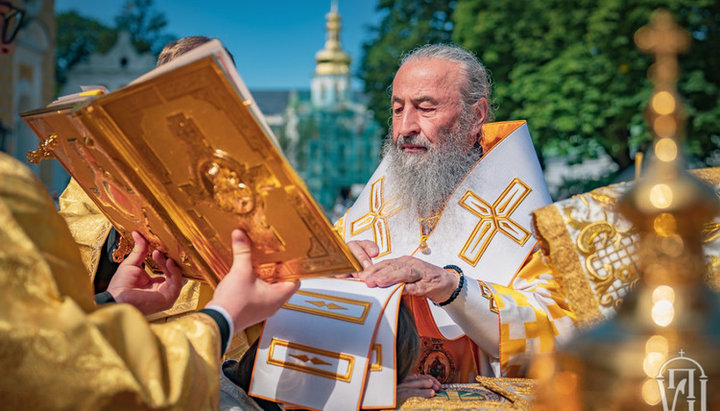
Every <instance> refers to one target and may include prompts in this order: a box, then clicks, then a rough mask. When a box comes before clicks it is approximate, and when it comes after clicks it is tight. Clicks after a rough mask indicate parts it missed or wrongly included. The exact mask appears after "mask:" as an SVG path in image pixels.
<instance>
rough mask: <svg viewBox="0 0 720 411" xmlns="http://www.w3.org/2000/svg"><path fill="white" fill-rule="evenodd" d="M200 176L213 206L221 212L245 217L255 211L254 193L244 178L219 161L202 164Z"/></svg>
mask: <svg viewBox="0 0 720 411" xmlns="http://www.w3.org/2000/svg"><path fill="white" fill-rule="evenodd" d="M201 176H202V180H203V183H204V186H205V187H206V189H207V191H208V192H209V194H210V195H212V197H213V200H214V201H215V204H217V205H218V206H219V207H220V208H221V209H222V210H225V211H228V212H231V213H235V214H238V215H245V214H247V213H249V212H251V211H253V210H254V209H255V193H254V192H253V189H252V188H251V187H250V185H249V184H248V183H249V182H248V181H247V177H246V176H242V175H241V174H240V172H238V171H235V170H232V169H230V168H228V167H226V166H224V165H223V164H221V163H220V162H219V161H209V162H207V163H206V164H203V166H202V168H201Z"/></svg>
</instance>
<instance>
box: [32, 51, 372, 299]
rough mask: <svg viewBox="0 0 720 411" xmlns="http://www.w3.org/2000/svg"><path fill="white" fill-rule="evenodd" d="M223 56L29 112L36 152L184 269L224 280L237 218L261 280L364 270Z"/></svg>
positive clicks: (115, 220)
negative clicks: (37, 142) (54, 160)
mask: <svg viewBox="0 0 720 411" xmlns="http://www.w3.org/2000/svg"><path fill="white" fill-rule="evenodd" d="M217 44H218V47H219V48H220V49H222V45H220V43H219V42H218V43H217ZM221 52H222V51H221ZM222 53H224V52H222ZM222 56H224V54H223V55H222ZM222 56H220V57H222ZM228 62H229V60H223V59H222V58H219V57H218V55H217V54H214V55H211V56H208V57H203V58H200V59H198V60H196V61H193V62H190V63H188V64H186V65H183V66H180V67H178V68H175V69H173V70H171V71H168V72H165V73H163V74H160V75H158V76H156V77H154V78H152V79H150V80H146V81H144V82H141V83H138V84H134V85H130V86H128V87H124V88H122V89H120V90H118V91H115V92H113V93H110V94H108V95H105V96H101V97H98V98H95V99H93V100H91V101H90V102H82V103H78V104H66V105H61V106H56V107H51V108H46V109H41V110H36V111H33V112H28V113H24V114H23V118H24V119H25V121H26V122H27V123H28V125H29V126H30V127H31V128H32V129H33V131H34V132H35V133H36V134H37V135H38V137H40V139H41V144H40V147H39V149H38V150H36V152H33V153H31V154H30V155H29V158H30V157H34V158H35V159H42V158H47V157H52V156H55V157H57V159H58V160H59V161H60V162H61V163H62V164H63V166H64V167H65V168H66V169H67V170H68V171H69V172H70V174H71V175H72V176H73V177H74V178H75V179H76V180H77V181H78V183H79V184H80V185H81V186H82V187H83V189H84V190H85V191H86V193H87V194H88V195H89V196H90V197H91V198H92V199H93V201H94V202H95V203H96V204H97V206H98V207H99V208H100V209H101V211H102V212H103V213H104V214H105V215H106V216H107V217H108V218H109V219H110V221H111V222H112V224H113V226H115V228H116V229H117V230H118V231H119V232H120V234H121V235H122V236H123V238H125V239H129V238H131V237H130V233H131V231H133V230H137V231H140V232H141V233H142V234H143V235H144V236H145V237H146V238H147V239H148V240H149V241H150V242H151V243H152V246H153V247H159V248H160V249H161V250H163V251H165V252H166V253H167V254H168V255H169V256H170V257H172V258H173V259H174V260H175V261H177V262H178V263H179V265H180V266H181V268H182V270H183V274H184V275H185V276H186V277H190V278H196V279H200V280H204V281H207V282H209V283H210V284H212V285H215V284H217V282H218V281H219V280H220V279H221V278H222V277H223V276H224V275H225V273H227V272H228V270H229V269H230V264H231V262H232V251H231V249H230V233H231V231H232V230H233V229H234V228H235V227H240V228H243V229H244V230H246V231H247V233H248V235H249V237H250V239H251V240H252V244H253V251H252V252H253V254H252V255H253V264H254V267H255V270H256V272H257V273H258V275H259V276H260V277H261V278H263V279H265V280H268V281H277V280H284V279H299V278H303V277H310V276H319V275H330V274H337V273H343V272H344V273H347V272H352V271H357V270H359V269H360V266H359V264H358V263H357V261H356V260H355V258H354V257H353V256H352V254H351V253H350V251H349V250H348V248H347V246H346V245H345V244H344V242H343V241H342V240H341V239H340V237H339V236H338V235H337V234H336V233H335V232H334V231H333V229H332V227H331V226H330V223H329V222H328V221H327V219H326V217H325V216H324V214H323V213H322V211H321V210H320V208H319V206H318V205H317V204H316V203H315V200H314V199H313V198H312V196H311V195H310V194H309V193H308V191H307V189H306V187H305V184H304V183H303V181H302V180H301V179H300V178H299V177H298V176H297V175H296V174H295V172H294V171H293V169H292V168H291V166H290V165H289V164H288V162H287V161H286V159H285V158H284V157H283V155H282V154H281V153H280V151H279V150H278V149H277V148H276V146H275V145H274V144H273V143H272V141H271V139H272V135H271V132H270V131H269V129H268V128H267V126H266V125H265V123H264V121H262V117H261V116H262V114H260V112H259V110H258V109H257V107H254V104H255V103H254V102H253V101H252V97H251V96H250V95H249V93H247V89H246V88H245V86H244V85H243V84H242V81H241V80H239V76H237V74H236V73H234V67H233V66H232V63H228ZM126 251H129V249H127V247H126Z"/></svg>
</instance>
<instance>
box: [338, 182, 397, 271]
mask: <svg viewBox="0 0 720 411" xmlns="http://www.w3.org/2000/svg"><path fill="white" fill-rule="evenodd" d="M398 211H400V204H399V202H398V201H397V199H396V198H391V199H389V200H388V201H387V202H386V201H385V177H384V176H383V177H380V179H378V180H377V181H375V182H374V183H372V186H370V211H368V212H367V213H365V214H364V215H362V216H361V217H359V218H358V219H357V220H355V221H353V222H352V223H351V224H350V235H351V236H354V235H357V234H360V233H362V232H363V231H365V230H368V229H370V228H372V233H373V241H375V243H376V244H377V245H378V249H379V250H380V253H379V254H378V257H382V256H384V255H386V254H389V253H390V251H391V249H392V248H391V244H390V227H389V226H388V221H387V219H388V217H391V216H393V215H395V214H397V213H398Z"/></svg>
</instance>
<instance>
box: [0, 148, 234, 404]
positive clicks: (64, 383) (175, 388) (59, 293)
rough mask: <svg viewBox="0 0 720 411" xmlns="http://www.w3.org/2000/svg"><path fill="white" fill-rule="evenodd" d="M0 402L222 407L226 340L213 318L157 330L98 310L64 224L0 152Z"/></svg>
mask: <svg viewBox="0 0 720 411" xmlns="http://www.w3.org/2000/svg"><path fill="white" fill-rule="evenodd" d="M0 244H2V246H1V247H0V370H2V372H0V398H2V401H3V402H2V407H3V408H8V409H47V408H52V409H103V408H112V409H154V408H162V409H214V408H217V404H218V372H219V367H218V362H219V354H220V353H219V351H220V342H219V340H220V333H219V330H218V327H217V325H216V324H215V322H214V321H213V320H212V319H211V318H210V317H209V316H207V315H204V314H192V315H188V316H184V317H182V318H179V319H177V320H176V321H172V322H168V323H166V324H157V325H149V324H148V323H147V320H146V319H145V318H144V317H143V316H142V314H141V313H140V312H139V311H138V310H136V309H135V308H134V307H132V306H130V305H127V304H109V305H106V306H103V307H96V306H95V303H94V301H93V292H92V287H91V284H90V281H89V278H88V276H87V273H86V269H85V268H84V267H83V263H82V261H81V257H80V254H79V253H78V251H77V250H78V249H77V246H76V245H75V244H74V241H73V239H72V237H71V236H70V233H69V232H68V229H67V226H66V225H65V221H64V220H63V219H62V218H61V217H60V216H59V215H58V214H57V213H56V212H55V210H54V207H53V204H52V202H51V200H50V198H49V196H48V195H47V193H46V192H45V191H44V189H43V188H42V186H41V184H40V182H39V181H38V180H37V179H36V178H35V177H34V176H33V175H32V173H31V172H30V171H29V170H28V169H27V168H26V167H24V166H22V165H21V164H20V163H19V162H17V161H16V160H14V159H12V158H11V157H8V156H7V155H5V154H3V153H0Z"/></svg>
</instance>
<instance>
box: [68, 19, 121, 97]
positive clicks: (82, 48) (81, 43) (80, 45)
mask: <svg viewBox="0 0 720 411" xmlns="http://www.w3.org/2000/svg"><path fill="white" fill-rule="evenodd" d="M56 21H57V43H56V44H57V61H56V71H55V75H56V77H57V83H58V87H61V85H62V84H64V83H65V80H66V79H65V73H66V72H67V70H68V69H69V68H70V67H72V66H74V65H75V64H77V63H80V62H81V61H85V60H87V58H88V56H90V54H92V53H95V52H98V53H105V52H107V51H108V50H109V49H110V47H112V45H113V44H115V41H116V40H117V31H115V30H113V29H111V28H110V27H107V26H105V25H103V24H102V23H100V22H99V21H97V20H93V19H91V18H88V17H83V16H81V15H80V14H78V13H77V12H76V11H74V10H72V11H68V12H63V13H60V14H58V15H57V17H56ZM58 89H59V88H58Z"/></svg>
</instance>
